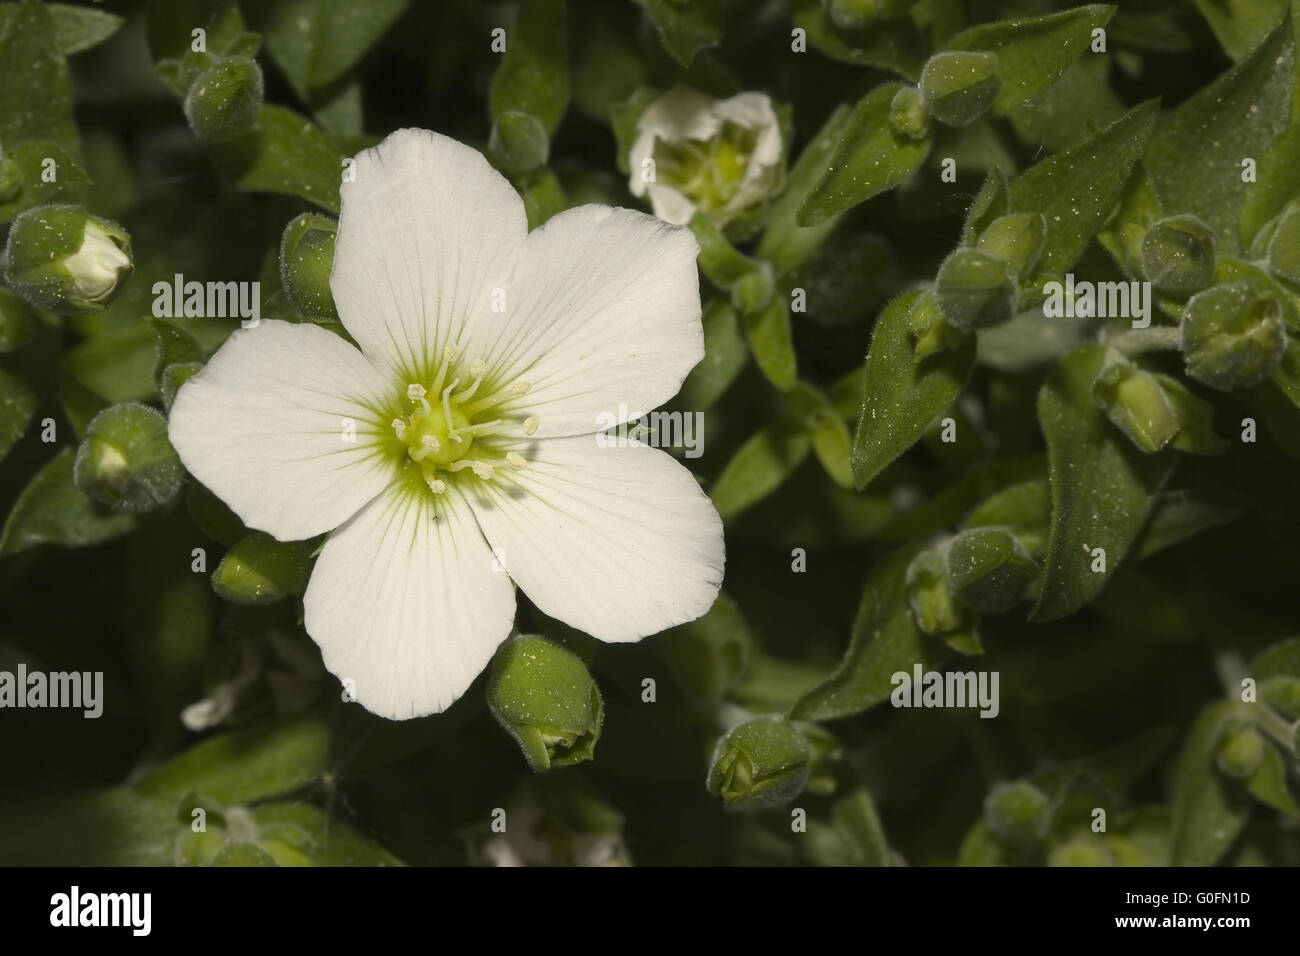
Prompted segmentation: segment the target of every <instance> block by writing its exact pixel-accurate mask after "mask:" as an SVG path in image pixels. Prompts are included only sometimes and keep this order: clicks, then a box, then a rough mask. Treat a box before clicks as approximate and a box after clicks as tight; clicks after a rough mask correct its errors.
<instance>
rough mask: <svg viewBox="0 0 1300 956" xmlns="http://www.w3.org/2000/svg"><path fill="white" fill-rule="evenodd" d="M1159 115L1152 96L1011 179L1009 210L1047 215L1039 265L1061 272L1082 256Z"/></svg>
mask: <svg viewBox="0 0 1300 956" xmlns="http://www.w3.org/2000/svg"><path fill="white" fill-rule="evenodd" d="M1159 114H1160V110H1159V108H1158V107H1157V105H1156V103H1155V101H1154V100H1152V101H1148V102H1146V103H1143V104H1142V105H1141V106H1138V107H1135V108H1134V109H1132V110H1130V111H1129V112H1127V113H1125V114H1124V115H1123V116H1121V117H1120V118H1119V119H1117V120H1116V121H1115V122H1114V123H1112V124H1111V125H1109V126H1107V127H1106V128H1105V129H1103V130H1100V131H1098V132H1097V134H1096V135H1094V136H1092V137H1090V138H1089V139H1086V140H1084V141H1083V142H1082V143H1080V144H1079V145H1078V146H1075V147H1073V148H1071V149H1067V150H1066V151H1065V152H1063V153H1057V154H1056V155H1055V156H1050V157H1048V158H1047V159H1045V160H1043V161H1042V162H1041V163H1038V164H1037V165H1036V166H1033V167H1031V168H1030V169H1028V170H1026V171H1025V172H1024V173H1022V174H1021V175H1020V176H1019V177H1018V178H1017V179H1016V180H1015V181H1014V182H1012V183H1011V186H1010V199H1011V201H1010V211H1011V212H1039V213H1042V214H1043V216H1044V218H1046V220H1047V242H1046V245H1045V246H1044V248H1043V254H1042V257H1041V258H1040V259H1039V261H1038V268H1039V269H1040V270H1042V271H1044V272H1050V273H1054V274H1058V275H1062V274H1064V273H1065V272H1066V270H1068V269H1069V268H1070V266H1072V265H1074V263H1075V262H1076V261H1078V259H1079V257H1080V256H1081V255H1083V250H1084V248H1085V247H1086V246H1087V245H1088V240H1089V239H1091V238H1092V236H1093V234H1094V233H1095V232H1096V231H1097V230H1098V229H1099V228H1100V227H1101V224H1102V222H1103V221H1104V220H1105V219H1106V217H1107V215H1109V214H1110V211H1111V209H1112V208H1113V207H1114V205H1115V202H1116V200H1117V199H1119V196H1120V193H1121V191H1122V190H1123V189H1124V185H1125V183H1127V182H1128V178H1129V173H1130V171H1131V170H1132V169H1133V164H1134V163H1136V162H1137V160H1138V157H1139V156H1141V155H1142V150H1143V148H1144V147H1145V146H1146V142H1147V138H1148V137H1149V136H1150V135H1151V132H1152V130H1153V129H1154V128H1155V123H1156V119H1157V118H1158V117H1159Z"/></svg>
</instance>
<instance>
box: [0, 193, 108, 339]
mask: <svg viewBox="0 0 1300 956" xmlns="http://www.w3.org/2000/svg"><path fill="white" fill-rule="evenodd" d="M131 269H132V265H131V237H130V236H128V235H127V234H126V232H125V231H124V230H123V229H122V227H121V226H119V225H117V223H115V222H110V221H109V220H107V219H100V218H99V217H97V216H92V215H91V214H90V213H88V212H87V211H86V210H85V209H84V208H82V207H81V206H69V205H49V206H37V207H35V208H33V209H29V210H27V211H26V212H24V213H23V214H22V215H20V216H19V217H18V218H17V219H15V220H14V222H13V225H12V226H11V227H10V229H9V242H8V244H7V245H6V246H5V252H4V277H5V281H6V282H7V283H8V284H9V287H10V288H11V289H13V290H14V291H15V292H17V293H18V294H19V295H20V296H21V297H22V298H23V299H24V300H25V301H26V302H27V303H28V304H29V305H32V306H35V307H36V308H38V309H48V310H50V311H51V312H59V313H61V314H63V315H89V314H91V313H94V312H99V311H102V310H103V308H104V307H105V306H106V305H108V303H109V302H111V301H112V300H113V297H114V296H115V295H117V293H118V290H119V289H120V288H121V285H122V281H123V280H124V279H125V278H126V277H127V276H128V275H130V274H131Z"/></svg>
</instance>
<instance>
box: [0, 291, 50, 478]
mask: <svg viewBox="0 0 1300 956" xmlns="http://www.w3.org/2000/svg"><path fill="white" fill-rule="evenodd" d="M0 297H4V298H6V299H12V300H13V301H12V303H10V304H6V305H5V307H6V308H10V307H13V308H23V309H24V311H25V307H23V306H21V303H19V302H18V300H17V297H16V296H14V295H13V293H12V292H10V291H9V290H8V289H6V288H4V287H3V286H0ZM19 314H22V313H19ZM30 322H31V323H32V326H33V334H32V337H31V338H30V339H29V340H28V341H27V342H26V344H24V345H23V346H21V347H20V348H17V349H14V350H13V351H11V352H0V461H2V460H3V459H4V457H5V456H6V455H7V454H9V449H11V448H13V446H14V443H15V442H17V441H18V439H19V438H21V437H22V435H23V433H24V432H25V431H27V426H28V425H29V424H30V423H31V420H32V416H33V415H34V414H36V409H37V407H38V406H39V405H40V403H41V399H43V398H44V397H45V396H46V395H47V394H48V393H49V391H50V389H51V388H53V387H54V382H55V380H56V378H57V376H58V372H59V334H58V332H57V331H56V330H54V329H51V328H49V327H48V326H46V325H45V323H43V322H41V321H40V320H39V319H37V318H36V317H35V316H31V317H30Z"/></svg>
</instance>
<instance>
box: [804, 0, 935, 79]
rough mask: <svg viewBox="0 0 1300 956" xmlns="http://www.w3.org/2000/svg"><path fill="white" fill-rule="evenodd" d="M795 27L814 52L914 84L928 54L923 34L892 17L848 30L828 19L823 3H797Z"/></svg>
mask: <svg viewBox="0 0 1300 956" xmlns="http://www.w3.org/2000/svg"><path fill="white" fill-rule="evenodd" d="M794 25H795V26H796V27H799V28H801V29H802V30H804V31H805V32H806V33H807V34H808V43H809V45H811V46H812V47H813V49H815V50H818V51H819V52H821V53H824V54H826V56H829V57H832V58H833V59H836V60H841V61H843V62H845V63H852V64H853V65H854V66H873V67H876V68H877V69H880V70H890V71H892V72H894V73H897V74H898V75H899V76H902V77H903V78H904V79H907V80H911V81H912V82H915V81H916V79H917V78H918V77H919V76H920V75H921V66H922V65H923V64H924V63H925V54H924V53H923V52H922V46H923V45H922V41H921V33H920V31H919V30H918V29H917V28H916V24H915V23H913V22H912V19H911V17H890V18H889V19H885V20H877V21H875V22H874V23H872V24H870V25H869V26H866V27H863V28H861V29H856V30H845V29H842V28H840V27H838V26H836V25H835V24H834V23H833V22H832V21H831V18H830V17H829V16H827V15H826V5H825V3H823V2H822V0H797V4H796V6H795V12H794Z"/></svg>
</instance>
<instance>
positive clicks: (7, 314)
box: [0, 286, 40, 352]
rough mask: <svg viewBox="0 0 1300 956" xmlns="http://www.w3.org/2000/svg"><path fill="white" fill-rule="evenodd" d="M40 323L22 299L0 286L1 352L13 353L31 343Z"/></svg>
mask: <svg viewBox="0 0 1300 956" xmlns="http://www.w3.org/2000/svg"><path fill="white" fill-rule="evenodd" d="M39 321H40V320H39V319H37V318H36V316H34V315H33V314H32V310H31V309H29V308H27V306H26V304H25V303H24V302H23V300H22V299H20V298H18V296H17V295H15V294H14V293H13V292H12V291H10V290H9V289H6V288H5V287H4V286H0V352H12V351H13V350H14V349H20V348H22V347H23V346H24V345H26V344H27V343H28V342H30V341H31V340H32V336H34V335H35V334H36V328H37V326H36V323H37V322H39Z"/></svg>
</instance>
